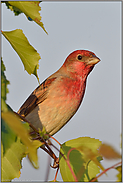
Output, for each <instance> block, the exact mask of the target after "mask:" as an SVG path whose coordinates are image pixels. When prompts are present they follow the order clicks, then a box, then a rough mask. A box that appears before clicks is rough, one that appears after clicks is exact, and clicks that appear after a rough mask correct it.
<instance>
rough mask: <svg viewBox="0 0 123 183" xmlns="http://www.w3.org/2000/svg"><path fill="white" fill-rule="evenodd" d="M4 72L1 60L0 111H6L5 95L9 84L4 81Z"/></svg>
mask: <svg viewBox="0 0 123 183" xmlns="http://www.w3.org/2000/svg"><path fill="white" fill-rule="evenodd" d="M5 70H6V68H5V66H4V63H3V60H2V58H1V109H2V111H7V105H6V95H7V93H9V90H8V88H7V85H8V84H10V82H9V81H8V80H7V79H6V76H5V73H4V71H5Z"/></svg>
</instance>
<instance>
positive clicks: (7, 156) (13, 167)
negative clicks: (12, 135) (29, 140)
mask: <svg viewBox="0 0 123 183" xmlns="http://www.w3.org/2000/svg"><path fill="white" fill-rule="evenodd" d="M3 149H4V148H3V143H1V181H3V182H6V181H7V182H8V181H11V180H12V179H14V178H19V177H20V169H21V168H22V166H21V160H22V158H23V157H25V156H26V154H25V151H26V146H25V145H23V144H22V143H21V142H20V139H19V138H18V139H17V140H16V141H15V142H13V143H12V144H11V146H10V147H9V148H8V149H7V151H6V152H5V153H3V151H4V150H3Z"/></svg>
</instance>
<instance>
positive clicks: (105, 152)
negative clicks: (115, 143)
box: [99, 144, 121, 159]
mask: <svg viewBox="0 0 123 183" xmlns="http://www.w3.org/2000/svg"><path fill="white" fill-rule="evenodd" d="M99 153H100V154H101V155H102V156H103V157H104V158H106V159H119V158H121V155H120V154H119V153H118V152H117V151H116V150H115V149H114V148H113V147H112V146H110V145H108V144H102V145H101V146H100V148H99Z"/></svg>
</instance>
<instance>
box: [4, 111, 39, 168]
mask: <svg viewBox="0 0 123 183" xmlns="http://www.w3.org/2000/svg"><path fill="white" fill-rule="evenodd" d="M1 116H2V119H3V120H4V121H5V122H6V123H7V124H8V125H9V127H10V128H11V129H12V130H13V132H14V133H15V134H16V135H17V136H18V137H19V138H20V139H21V141H22V142H23V144H24V145H25V146H26V147H27V153H28V156H29V159H30V161H31V163H32V164H33V166H34V167H35V168H38V167H39V166H38V156H37V148H38V147H40V146H41V145H42V143H41V142H40V141H38V140H35V141H32V140H31V139H30V136H29V134H28V130H27V129H25V128H24V126H23V124H22V123H21V122H20V120H19V119H18V117H17V116H15V114H13V113H12V112H9V111H8V112H2V113H1Z"/></svg>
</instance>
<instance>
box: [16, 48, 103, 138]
mask: <svg viewBox="0 0 123 183" xmlns="http://www.w3.org/2000/svg"><path fill="white" fill-rule="evenodd" d="M99 61H100V59H99V58H98V57H97V56H96V55H95V54H94V53H92V52H90V51H87V50H77V51H74V52H72V53H71V54H70V55H69V56H68V57H67V58H66V60H65V62H64V64H63V65H62V66H61V68H60V69H59V70H58V71H56V72H55V73H54V74H52V75H51V76H49V77H48V78H47V79H46V80H45V81H44V82H43V83H42V84H40V85H39V86H38V87H37V88H36V89H35V90H34V91H33V92H32V94H31V95H30V96H29V97H28V98H27V100H26V101H25V103H24V104H23V105H22V106H21V108H20V109H19V111H18V113H19V114H20V115H22V116H23V117H25V118H26V119H27V120H28V121H30V122H31V123H32V125H34V126H35V128H37V129H38V128H40V129H42V127H43V126H44V127H45V129H46V131H47V133H49V134H50V135H53V134H55V133H56V132H57V131H59V130H60V129H61V128H62V127H63V126H64V125H65V124H66V123H67V122H68V121H69V120H70V119H71V118H72V116H73V115H74V114H75V113H76V111H77V109H78V108H79V106H80V104H81V102H82V99H83V96H84V93H85V87H86V79H87V76H88V75H89V73H90V72H91V71H92V69H93V68H94V65H95V64H97V63H98V62H99Z"/></svg>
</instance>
